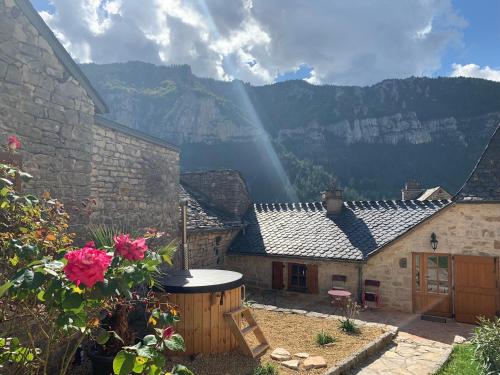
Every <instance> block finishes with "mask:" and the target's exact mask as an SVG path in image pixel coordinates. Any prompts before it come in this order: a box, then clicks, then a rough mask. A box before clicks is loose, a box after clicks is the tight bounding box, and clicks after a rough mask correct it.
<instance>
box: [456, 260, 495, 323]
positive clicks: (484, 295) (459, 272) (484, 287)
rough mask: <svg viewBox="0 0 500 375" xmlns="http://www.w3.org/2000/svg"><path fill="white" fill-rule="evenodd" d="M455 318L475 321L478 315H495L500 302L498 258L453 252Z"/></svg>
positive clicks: (469, 321)
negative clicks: (499, 300)
mask: <svg viewBox="0 0 500 375" xmlns="http://www.w3.org/2000/svg"><path fill="white" fill-rule="evenodd" d="M453 260H454V265H455V271H454V274H455V319H456V320H457V321H459V322H464V323H471V324H475V323H477V317H479V316H485V317H487V318H492V317H494V316H495V314H496V313H497V311H498V310H500V306H498V303H499V302H498V299H499V298H500V290H499V288H498V283H499V282H498V277H499V276H498V272H499V270H498V259H497V258H495V257H480V256H465V255H456V256H454V257H453Z"/></svg>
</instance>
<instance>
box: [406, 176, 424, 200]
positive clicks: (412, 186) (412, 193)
mask: <svg viewBox="0 0 500 375" xmlns="http://www.w3.org/2000/svg"><path fill="white" fill-rule="evenodd" d="M424 190H425V189H422V188H421V187H420V182H417V181H415V180H409V181H406V183H405V187H404V189H401V199H402V200H412V199H417V198H418V196H419V195H420V194H422V193H423V192H424Z"/></svg>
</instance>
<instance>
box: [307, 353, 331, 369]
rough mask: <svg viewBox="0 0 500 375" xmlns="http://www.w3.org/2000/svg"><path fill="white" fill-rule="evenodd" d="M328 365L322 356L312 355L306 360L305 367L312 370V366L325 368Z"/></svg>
mask: <svg viewBox="0 0 500 375" xmlns="http://www.w3.org/2000/svg"><path fill="white" fill-rule="evenodd" d="M323 367H326V361H325V359H324V358H323V357H321V356H319V355H318V356H312V357H309V358H306V359H305V360H304V368H305V369H306V370H310V369H312V368H323Z"/></svg>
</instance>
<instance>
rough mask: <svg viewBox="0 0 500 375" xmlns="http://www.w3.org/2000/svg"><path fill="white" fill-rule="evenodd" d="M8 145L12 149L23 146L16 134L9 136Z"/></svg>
mask: <svg viewBox="0 0 500 375" xmlns="http://www.w3.org/2000/svg"><path fill="white" fill-rule="evenodd" d="M7 145H8V146H9V149H11V150H12V151H15V150H17V149H18V148H21V142H20V141H19V139H18V138H17V137H16V136H15V135H11V136H10V137H9V138H7Z"/></svg>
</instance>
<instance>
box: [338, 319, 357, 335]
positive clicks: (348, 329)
mask: <svg viewBox="0 0 500 375" xmlns="http://www.w3.org/2000/svg"><path fill="white" fill-rule="evenodd" d="M340 329H341V330H342V331H344V332H345V333H358V332H359V328H358V327H357V326H356V324H354V322H353V321H352V320H350V319H345V320H341V321H340Z"/></svg>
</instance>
